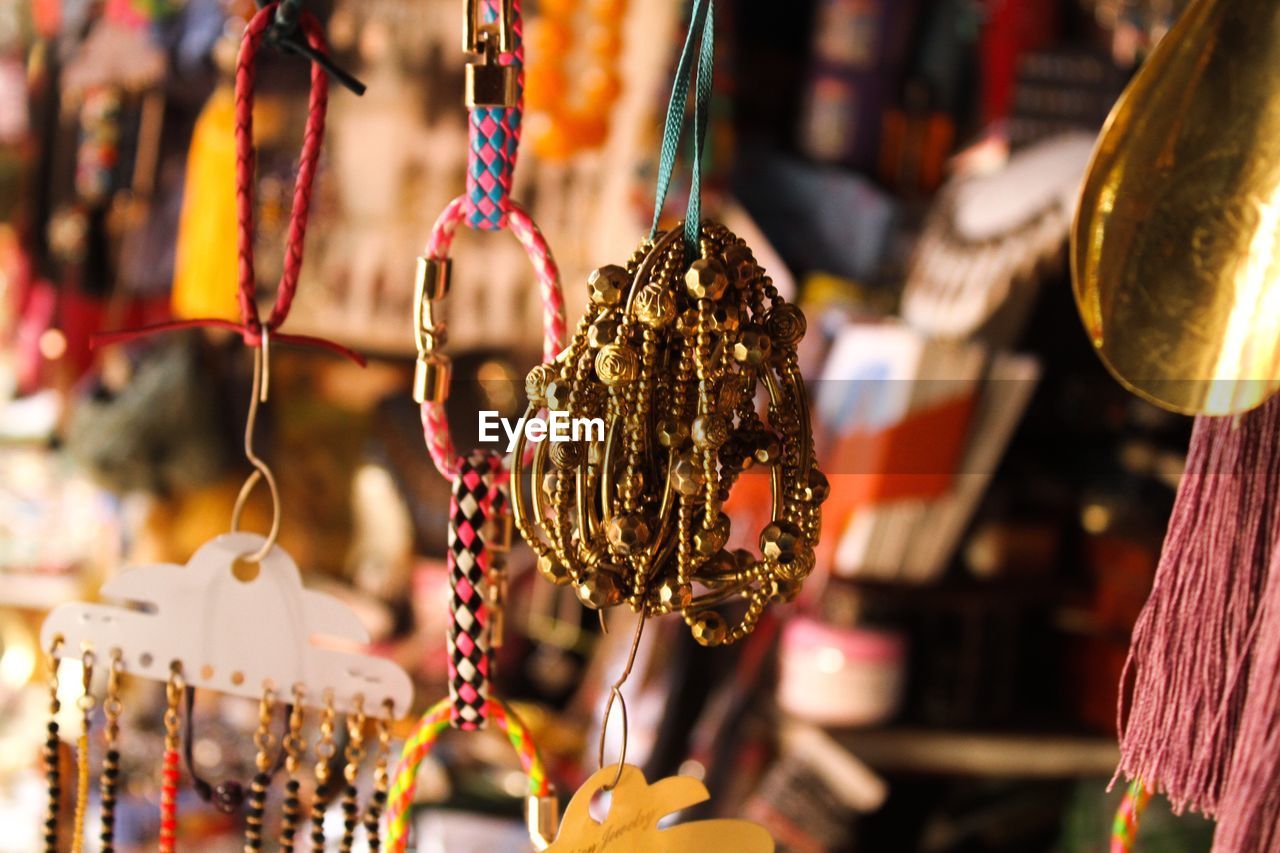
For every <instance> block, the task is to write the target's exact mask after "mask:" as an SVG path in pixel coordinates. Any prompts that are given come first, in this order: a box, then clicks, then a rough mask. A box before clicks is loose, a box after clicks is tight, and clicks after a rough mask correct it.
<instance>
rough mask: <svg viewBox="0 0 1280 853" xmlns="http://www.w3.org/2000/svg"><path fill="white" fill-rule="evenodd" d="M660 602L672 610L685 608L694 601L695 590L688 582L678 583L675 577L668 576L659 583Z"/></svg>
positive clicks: (658, 595)
mask: <svg viewBox="0 0 1280 853" xmlns="http://www.w3.org/2000/svg"><path fill="white" fill-rule="evenodd" d="M657 597H658V603H659V604H661V605H663V606H664V607H668V608H670V609H671V610H683V609H684V608H685V607H687V606H688V605H689V602H690V601H693V590H692V589H691V588H690V587H689V585H688V584H684V585H681V584H679V583H676V579H675V578H666V579H665V580H663V581H662V583H660V584H658V592H657Z"/></svg>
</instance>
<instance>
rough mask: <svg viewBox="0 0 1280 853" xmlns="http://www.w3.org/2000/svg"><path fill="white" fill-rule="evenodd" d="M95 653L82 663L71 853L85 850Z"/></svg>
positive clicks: (85, 658) (77, 705) (86, 656)
mask: <svg viewBox="0 0 1280 853" xmlns="http://www.w3.org/2000/svg"><path fill="white" fill-rule="evenodd" d="M93 663H94V656H93V652H91V651H88V650H86V651H85V653H84V657H83V658H82V661H81V672H82V677H81V683H82V685H83V692H82V693H81V694H80V698H79V699H77V700H76V707H77V708H79V709H80V737H79V738H78V739H77V740H76V812H75V818H74V819H73V822H72V826H71V853H81V851H82V850H84V813H85V811H86V810H87V809H88V807H89V728H90V726H91V725H92V724H93V705H94V702H93V691H92V685H93Z"/></svg>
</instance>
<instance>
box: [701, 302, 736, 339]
mask: <svg viewBox="0 0 1280 853" xmlns="http://www.w3.org/2000/svg"><path fill="white" fill-rule="evenodd" d="M741 318H742V311H741V309H740V308H739V307H738V303H736V302H717V303H716V304H715V305H714V306H712V308H711V310H710V311H708V312H707V313H706V320H707V327H708V328H709V329H711V331H713V332H732V331H736V330H737V328H738V326H739V324H740V323H741Z"/></svg>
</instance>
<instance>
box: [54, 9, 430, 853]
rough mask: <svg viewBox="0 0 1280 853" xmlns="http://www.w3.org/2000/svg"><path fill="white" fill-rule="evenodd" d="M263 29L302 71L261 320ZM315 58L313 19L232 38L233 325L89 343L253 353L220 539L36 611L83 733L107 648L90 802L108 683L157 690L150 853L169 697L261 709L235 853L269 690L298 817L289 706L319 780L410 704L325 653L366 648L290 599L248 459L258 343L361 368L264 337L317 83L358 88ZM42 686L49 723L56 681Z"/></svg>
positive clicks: (284, 21)
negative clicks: (257, 218)
mask: <svg viewBox="0 0 1280 853" xmlns="http://www.w3.org/2000/svg"><path fill="white" fill-rule="evenodd" d="M277 13H279V14H277ZM269 30H270V32H271V34H272V38H273V41H274V42H275V43H276V44H278V45H281V46H283V47H286V48H289V49H290V50H291V51H293V52H294V53H298V54H300V55H302V56H305V57H307V58H308V59H309V60H310V61H311V62H310V66H311V96H310V103H309V112H308V115H307V124H306V129H305V133H304V141H303V146H302V153H301V156H300V159H299V167H298V177H297V186H296V188H295V193H294V205H293V210H292V213H291V217H290V221H289V227H288V231H287V238H286V247H285V252H284V258H285V261H284V265H283V274H282V276H281V279H280V282H279V285H278V287H277V290H276V301H275V305H274V306H273V308H272V310H271V312H270V314H269V316H268V317H267V318H266V319H265V320H264V319H263V318H262V317H261V315H260V314H259V310H258V306H257V303H256V300H255V290H256V285H257V282H256V276H255V273H254V263H253V243H254V223H253V212H254V200H253V196H254V167H253V164H254V149H253V84H254V60H255V56H256V54H257V52H258V49H259V47H260V46H261V43H262V41H263V40H264V38H266V37H267V35H268V31H269ZM299 34H300V35H299ZM324 51H325V46H324V41H323V38H322V37H321V34H320V28H319V25H318V23H317V22H316V20H315V19H314V17H312V16H311V15H309V14H307V13H305V12H300V10H299V9H298V4H297V2H296V0H295V1H294V2H285V3H282V4H280V6H279V7H277V5H276V4H271V5H268V6H266V7H264V8H263V9H261V10H259V11H258V13H257V14H256V15H255V16H254V17H253V19H252V20H251V21H250V22H249V24H248V26H247V28H246V30H245V35H244V40H243V42H242V44H241V50H240V55H239V59H238V61H237V70H236V108H237V109H236V126H235V142H236V160H237V163H238V167H237V174H236V199H237V212H238V219H239V221H238V228H237V239H238V244H239V245H238V249H239V264H238V275H239V281H238V290H237V302H238V304H239V306H240V322H239V323H232V322H230V321H227V320H223V319H218V318H210V319H197V320H184V321H177V322H174V323H168V324H162V325H159V326H151V327H146V328H143V329H136V330H131V331H125V332H118V333H113V334H110V335H103V336H100V337H99V338H98V339H97V340H96V343H98V344H102V343H109V342H111V341H119V340H127V339H128V338H131V337H135V336H138V335H144V334H149V333H153V332H157V331H166V330H170V329H175V328H185V327H190V326H213V327H220V328H229V329H232V330H234V331H236V332H237V333H239V334H240V335H241V337H242V338H243V340H244V342H245V344H246V345H248V346H250V347H253V348H254V362H253V382H252V390H251V396H250V401H249V411H248V416H247V418H246V422H245V437H244V451H245V458H246V460H247V462H248V463H249V465H250V466H252V472H251V474H250V475H249V477H248V479H247V480H246V481H245V483H244V485H243V487H242V488H241V491H240V494H239V497H238V498H237V501H236V505H235V507H234V509H233V511H232V519H231V529H232V532H231V533H229V534H225V535H222V536H219V537H216V538H215V539H213V540H212V541H210V542H208V543H206V544H205V545H204V546H202V547H201V548H200V549H198V550H197V551H196V553H195V555H194V556H192V557H191V559H190V560H189V561H188V562H187V564H186V565H185V566H175V565H152V566H141V567H136V568H132V569H129V570H127V571H125V572H123V573H121V574H120V575H118V576H117V577H115V578H113V579H111V580H110V581H108V582H107V583H106V584H105V585H104V586H103V588H102V597H103V598H104V599H105V600H106V601H111V602H125V603H126V604H125V605H121V604H119V603H94V604H88V603H73V604H65V605H62V606H60V607H58V608H56V609H55V610H53V611H52V612H51V613H50V615H49V617H48V618H47V619H46V620H45V623H44V626H43V629H42V636H43V637H44V638H45V639H46V642H48V644H49V648H50V649H51V650H52V652H51V653H52V655H53V657H54V660H55V663H56V660H57V659H58V658H60V657H65V656H68V655H70V654H76V655H81V654H83V655H85V656H86V657H85V658H84V662H85V664H86V676H85V677H86V698H85V699H84V700H82V704H81V707H82V708H83V709H85V713H86V730H85V731H86V733H87V723H88V717H87V714H88V710H89V709H91V708H92V702H93V699H92V697H91V696H90V695H89V694H88V689H87V687H88V684H87V679H88V677H89V675H88V669H89V665H91V664H92V661H93V657H92V656H93V655H101V654H103V653H105V652H106V651H107V650H110V654H111V659H112V675H111V678H110V680H109V685H108V694H109V696H111V697H114V700H113V702H112V707H111V709H109V710H108V711H107V714H108V721H109V729H108V734H107V737H108V743H109V744H110V747H111V748H110V749H109V750H108V755H107V759H106V760H105V763H104V771H103V787H104V791H106V790H107V787H108V783H110V786H111V795H110V797H108V796H106V795H105V794H104V803H105V802H108V801H110V802H114V784H115V773H116V770H115V768H116V767H118V755H117V754H116V753H115V752H114V745H115V738H116V733H117V729H116V728H115V725H116V721H117V720H118V717H119V698H118V694H119V676H120V675H122V674H124V673H125V672H128V673H129V674H132V675H137V676H141V677H143V678H149V679H153V680H158V681H164V682H165V683H166V691H165V714H164V720H163V723H164V753H163V763H162V766H161V768H160V773H161V786H160V808H161V815H160V842H159V848H160V850H162V851H172V850H173V849H174V848H175V845H176V843H177V835H178V826H177V800H178V785H179V782H180V781H181V775H182V774H181V760H182V752H183V749H182V737H181V719H180V717H181V704H182V697H183V696H184V695H189V694H188V690H189V689H194V688H204V689H212V690H217V691H219V692H221V693H225V694H231V695H236V696H242V697H245V698H251V699H255V700H257V701H258V703H259V725H258V728H257V733H256V734H255V736H254V744H255V747H256V762H255V764H256V770H257V772H256V775H255V776H254V778H253V781H252V784H251V786H250V792H249V797H248V812H247V820H246V829H245V849H246V850H256V849H259V848H260V847H261V846H262V841H263V833H262V830H263V818H264V815H265V809H266V804H267V797H268V791H269V787H270V784H271V778H272V776H273V775H274V772H275V771H274V766H278V765H279V764H280V763H281V758H280V757H277V760H276V762H275V765H274V766H273V762H272V759H271V752H272V747H273V745H274V739H273V737H272V735H271V733H270V728H269V726H270V721H271V718H272V716H273V714H274V705H275V703H276V690H278V689H279V686H280V685H291V686H292V687H293V689H294V696H295V698H296V699H297V700H298V702H299V705H298V707H297V708H296V709H290V708H288V707H286V708H285V718H286V720H287V723H286V725H287V726H288V727H289V730H288V732H287V733H286V734H285V735H284V737H283V738H282V742H281V745H280V752H281V753H282V754H283V755H284V756H287V757H288V758H289V759H292V765H291V777H292V778H291V782H293V783H294V784H293V785H291V787H290V792H289V793H290V800H291V802H290V801H286V804H285V807H286V810H288V809H290V808H291V807H292V808H293V809H294V810H295V811H296V810H297V807H298V803H297V785H296V782H297V778H296V771H297V762H298V761H299V760H300V757H301V752H302V747H303V745H302V743H301V737H300V731H301V728H302V708H301V700H302V699H303V698H304V697H305V696H314V697H323V702H324V723H323V724H322V737H321V742H320V744H319V745H318V746H317V749H316V755H317V757H318V758H319V759H320V761H321V763H322V764H323V765H324V767H325V770H324V771H321V770H320V768H319V767H318V768H317V776H318V777H319V776H321V775H322V772H323V773H324V774H327V762H328V760H329V759H330V758H332V756H333V752H334V744H333V720H334V715H335V714H336V713H348V714H358V715H359V716H360V717H361V718H362V717H363V715H364V711H363V708H364V707H365V703H366V700H368V702H369V703H371V704H372V706H373V707H375V708H377V709H378V713H379V714H386V715H387V716H388V717H389V718H390V717H392V716H393V715H394V711H395V709H396V708H408V707H409V706H410V703H411V700H412V685H411V682H410V679H409V676H408V675H407V674H406V673H405V672H404V671H403V670H402V669H400V667H398V666H397V665H395V664H394V663H392V662H390V661H388V660H385V659H382V658H378V657H374V656H370V655H367V654H362V653H358V652H354V651H342V650H339V649H351V648H358V647H361V646H364V645H366V644H368V643H369V635H368V632H367V631H366V630H365V628H364V627H363V625H362V623H361V621H360V619H359V617H358V616H357V615H356V613H355V612H354V611H352V610H351V609H350V608H349V607H348V606H347V605H345V604H343V603H342V602H341V601H339V600H338V599H336V598H334V597H332V596H329V595H325V594H322V593H318V592H315V591H311V590H307V589H305V588H304V587H303V586H302V580H301V576H300V573H299V571H298V567H297V566H296V565H295V564H294V562H293V560H292V559H291V558H290V557H289V555H288V554H287V553H285V552H284V550H283V549H281V548H280V547H279V546H278V545H277V541H276V540H277V537H278V534H279V531H280V522H281V506H280V494H279V491H278V489H277V486H276V480H275V476H274V474H273V473H272V471H271V468H270V467H269V466H268V465H267V464H266V462H265V461H264V460H263V459H262V458H260V457H259V456H258V455H257V454H256V453H255V451H254V446H253V444H254V442H253V438H254V431H255V425H256V422H257V416H258V410H259V407H260V405H261V404H263V403H265V402H266V400H267V390H268V386H269V377H270V372H269V365H270V356H269V352H270V349H269V347H270V344H271V343H272V342H277V343H293V344H298V345H304V346H318V347H322V348H327V349H330V350H332V351H336V352H339V353H341V354H343V355H346V356H348V357H350V358H352V359H354V360H356V361H357V362H360V363H363V360H362V359H361V358H360V357H359V356H358V355H356V354H355V353H352V352H350V351H349V350H346V349H345V348H343V347H341V346H339V345H337V344H334V343H332V342H329V341H325V340H320V339H315V338H308V337H303V336H294V335H289V334H284V333H281V332H278V331H277V330H278V328H279V327H280V326H281V325H282V324H283V323H284V321H285V319H286V318H287V316H288V313H289V308H290V305H291V304H292V300H293V296H294V293H295V291H296V287H297V282H298V275H299V272H300V269H301V264H302V248H303V240H304V236H305V231H306V221H307V214H308V208H309V202H310V195H311V187H312V183H313V180H314V176H315V170H316V164H317V160H318V157H319V150H320V143H321V139H322V136H323V132H324V113H325V104H326V97H327V77H326V71H328V72H329V73H332V74H333V75H334V76H335V77H336V78H337V79H339V80H341V81H342V82H344V83H346V84H347V85H349V86H351V87H353V88H359V84H358V82H356V81H353V80H351V79H350V78H349V77H348V76H346V75H344V74H343V72H341V71H340V69H336V68H334V67H333V66H332V64H331V63H329V61H328V59H327V57H326V55H325V52H324ZM259 483H265V484H266V486H267V488H268V490H269V492H270V499H271V505H272V510H273V513H272V522H271V528H270V530H269V532H268V533H267V534H266V535H265V536H263V535H258V534H253V533H247V532H239V531H238V527H239V521H240V516H241V513H242V511H243V509H244V507H245V504H246V502H247V500H248V498H249V497H250V495H251V493H252V492H253V490H254V488H256V486H257V485H258V484H259ZM335 644H336V647H335ZM73 650H74V651H73ZM53 689H54V694H53V702H54V710H56V707H57V694H56V682H55V684H54V685H53ZM188 722H190V720H188ZM384 722H389V720H388V721H384ZM188 732H190V728H189V727H188ZM50 738H51V740H50V743H49V744H48V746H49V747H50V750H47V752H51V755H52V758H50V757H49V756H48V755H47V756H46V765H47V766H51V767H53V769H54V772H52V773H50V774H49V777H50V792H51V795H52V796H51V799H50V802H51V806H50V815H51V816H52V817H53V818H54V820H52V822H51V823H50V824H49V825H50V827H51V829H50V830H49V836H48V838H47V840H48V842H49V846H50V849H56V847H57V821H56V817H57V805H56V795H57V794H58V793H60V790H59V789H58V784H57V782H58V777H57V772H56V771H57V767H56V757H57V755H56V751H57V727H56V721H55V722H53V723H51V726H50ZM83 739H84V738H83V736H82V741H83ZM189 742H190V738H188V743H189ZM82 754H83V755H85V756H86V758H84V759H83V760H84V761H87V751H85V750H82ZM50 762H52V763H50ZM349 764H350V762H349ZM86 768H87V765H86V767H82V769H81V772H80V774H79V776H78V783H79V789H80V792H81V796H80V800H81V801H84V800H85V799H86V797H85V791H86V787H87V779H88V776H87V772H86ZM358 769H359V768H358V763H356V764H355V765H353V766H352V767H351V777H350V778H351V780H352V781H354V779H355V773H356V772H358ZM192 777H193V781H194V780H197V779H198V777H196V776H195V774H194V773H193V774H192ZM325 781H327V775H325ZM203 787H205V788H208V787H209V786H208V785H207V784H206V785H204V786H203ZM220 787H223V786H220ZM225 787H226V789H227V792H231V791H233V790H238V789H239V786H238V785H235V784H234V783H232V784H228V785H226V786H225ZM242 794H243V792H242V791H241V792H240V795H236V794H233V793H227V795H226V796H225V797H224V799H226V800H227V802H228V803H232V802H233V801H234V802H235V803H237V804H238V801H239V799H240V796H242ZM214 799H217V798H216V797H214ZM316 802H317V803H318V804H321V812H320V815H321V817H323V805H324V804H325V803H326V797H325V796H324V786H323V785H322V786H321V791H320V793H318V794H317V800H316ZM107 814H110V812H108V811H107V810H106V809H104V815H107ZM111 828H112V826H111V824H110V823H104V836H105V834H106V833H107V832H108V831H109V830H110V829H111ZM316 830H317V831H316V835H315V836H313V839H312V840H313V842H314V844H315V847H316V849H323V848H324V842H325V839H324V832H323V823H322V822H319V823H317V825H316Z"/></svg>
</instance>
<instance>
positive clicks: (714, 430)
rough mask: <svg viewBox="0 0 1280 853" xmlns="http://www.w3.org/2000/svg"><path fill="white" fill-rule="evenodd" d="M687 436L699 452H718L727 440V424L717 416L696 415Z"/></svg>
mask: <svg viewBox="0 0 1280 853" xmlns="http://www.w3.org/2000/svg"><path fill="white" fill-rule="evenodd" d="M689 435H691V436H692V437H693V446H694V447H696V448H698V449H699V450H718V449H720V447H721V446H722V445H723V444H724V443H725V442H726V441H728V440H729V422H728V421H726V420H725V419H724V418H722V417H720V416H719V415H698V417H696V418H694V419H693V427H692V428H691V429H690V430H689Z"/></svg>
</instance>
